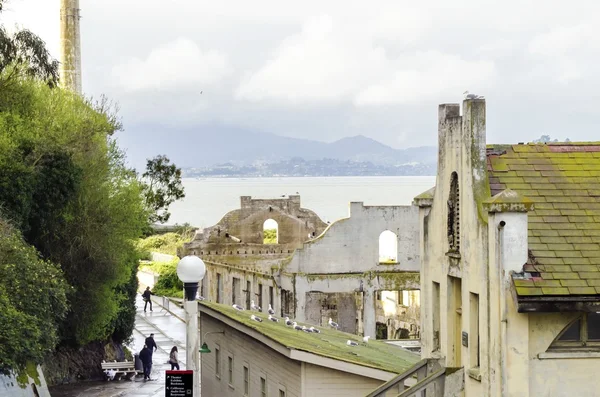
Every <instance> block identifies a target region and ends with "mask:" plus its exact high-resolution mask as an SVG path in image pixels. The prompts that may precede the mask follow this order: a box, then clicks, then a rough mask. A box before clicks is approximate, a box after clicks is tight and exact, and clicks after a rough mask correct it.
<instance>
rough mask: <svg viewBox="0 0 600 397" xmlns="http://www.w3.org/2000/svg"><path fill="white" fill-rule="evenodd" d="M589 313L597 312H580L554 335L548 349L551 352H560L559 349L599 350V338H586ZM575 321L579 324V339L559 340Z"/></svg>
mask: <svg viewBox="0 0 600 397" xmlns="http://www.w3.org/2000/svg"><path fill="white" fill-rule="evenodd" d="M589 315H597V316H600V314H598V313H591V312H590V313H582V314H581V315H580V316H577V317H576V318H574V319H573V320H571V321H570V322H569V324H567V326H566V327H564V328H563V329H562V331H560V333H559V334H558V335H557V336H556V338H555V339H554V340H553V341H552V343H551V344H550V347H549V348H548V351H551V352H560V351H566V350H568V351H576V350H582V351H590V350H594V351H600V339H592V340H589V339H588V316H589ZM577 321H580V325H579V340H576V341H575V340H568V341H567V340H560V338H561V337H562V336H563V335H564V334H565V333H566V332H567V331H568V330H569V329H570V328H571V326H572V325H573V324H575V323H576V322H577Z"/></svg>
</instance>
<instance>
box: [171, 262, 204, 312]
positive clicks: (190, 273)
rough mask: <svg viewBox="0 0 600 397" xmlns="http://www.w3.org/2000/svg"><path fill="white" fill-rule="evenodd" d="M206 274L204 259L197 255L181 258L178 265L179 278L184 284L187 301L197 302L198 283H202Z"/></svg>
mask: <svg viewBox="0 0 600 397" xmlns="http://www.w3.org/2000/svg"><path fill="white" fill-rule="evenodd" d="M205 274H206V265H205V264H204V261H202V259H200V258H198V257H197V256H195V255H188V256H185V257H183V258H181V260H180V261H179V263H178V264H177V277H179V279H180V280H181V281H182V282H183V287H184V288H185V298H186V300H188V301H195V300H196V293H197V292H198V283H199V282H200V281H202V279H203V278H204V275H205Z"/></svg>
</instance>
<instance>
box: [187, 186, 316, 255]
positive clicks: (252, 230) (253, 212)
mask: <svg viewBox="0 0 600 397" xmlns="http://www.w3.org/2000/svg"><path fill="white" fill-rule="evenodd" d="M240 200H241V205H240V209H237V210H233V211H231V212H229V213H227V214H226V215H225V216H224V217H223V218H222V219H221V220H220V221H219V222H218V223H217V224H216V225H214V226H211V227H208V228H206V229H204V230H202V231H199V232H197V233H196V236H195V237H194V240H193V241H191V242H190V243H188V244H186V245H185V249H186V250H189V249H194V248H204V250H218V249H219V248H221V247H223V246H226V245H229V244H233V243H236V242H237V241H232V240H231V239H229V238H228V236H235V237H236V238H238V239H240V240H241V242H242V243H245V244H251V245H253V244H257V245H263V225H264V223H265V221H266V220H268V219H273V220H274V221H276V222H277V229H278V245H279V246H280V247H276V248H274V249H275V250H277V251H279V250H281V249H286V250H287V249H294V248H296V247H299V246H301V245H302V243H303V242H304V241H306V240H307V239H308V236H309V234H310V235H311V236H312V235H313V234H314V235H315V236H317V235H319V234H321V233H322V232H323V230H325V228H326V227H327V224H326V223H325V222H323V221H322V220H321V218H319V216H318V215H317V214H315V213H314V212H313V211H311V210H308V209H305V208H302V207H301V204H300V196H289V198H281V199H268V200H267V199H264V200H263V199H252V198H251V197H249V196H242V197H241V198H240Z"/></svg>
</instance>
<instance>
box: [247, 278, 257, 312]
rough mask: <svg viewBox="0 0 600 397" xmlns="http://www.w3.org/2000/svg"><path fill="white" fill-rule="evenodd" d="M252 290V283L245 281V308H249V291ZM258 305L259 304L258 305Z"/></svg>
mask: <svg viewBox="0 0 600 397" xmlns="http://www.w3.org/2000/svg"><path fill="white" fill-rule="evenodd" d="M251 292H252V283H251V282H250V281H246V310H250V300H251V299H250V293H251ZM258 306H260V304H259V305H258Z"/></svg>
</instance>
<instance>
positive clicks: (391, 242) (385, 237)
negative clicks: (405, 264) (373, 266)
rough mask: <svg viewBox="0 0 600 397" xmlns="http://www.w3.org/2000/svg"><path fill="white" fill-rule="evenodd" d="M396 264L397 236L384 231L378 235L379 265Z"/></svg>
mask: <svg viewBox="0 0 600 397" xmlns="http://www.w3.org/2000/svg"><path fill="white" fill-rule="evenodd" d="M397 262H398V236H396V233H394V232H392V231H390V230H386V231H384V232H383V233H381V234H380V235H379V263H397Z"/></svg>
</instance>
